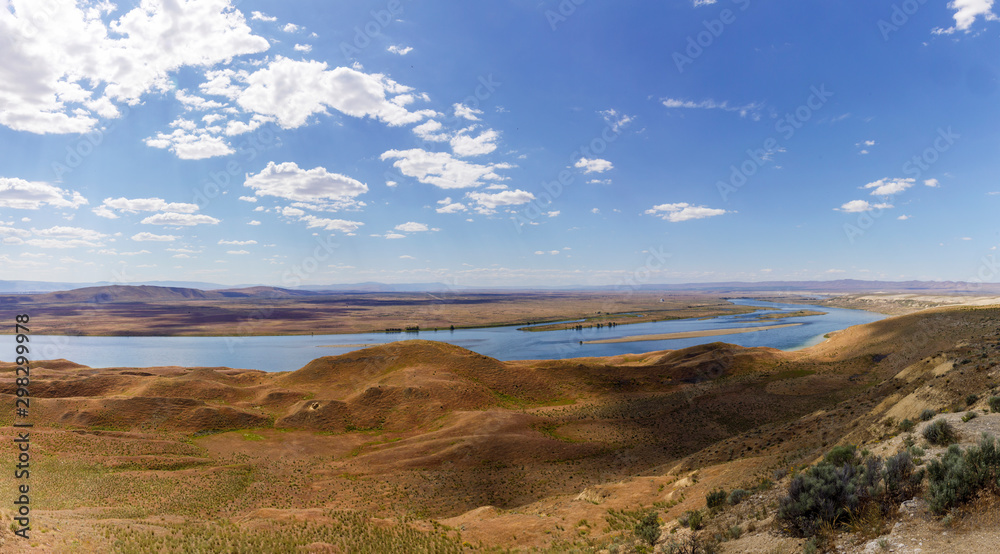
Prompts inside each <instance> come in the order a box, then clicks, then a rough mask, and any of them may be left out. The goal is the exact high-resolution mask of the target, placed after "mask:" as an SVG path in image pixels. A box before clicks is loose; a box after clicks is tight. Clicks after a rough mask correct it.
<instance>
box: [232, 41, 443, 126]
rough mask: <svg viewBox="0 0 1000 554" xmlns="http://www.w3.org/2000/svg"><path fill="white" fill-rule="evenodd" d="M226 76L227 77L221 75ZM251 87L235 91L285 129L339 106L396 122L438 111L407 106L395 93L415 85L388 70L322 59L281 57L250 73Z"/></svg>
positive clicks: (352, 113)
mask: <svg viewBox="0 0 1000 554" xmlns="http://www.w3.org/2000/svg"><path fill="white" fill-rule="evenodd" d="M220 78H221V76H220ZM244 79H245V81H246V84H247V86H246V88H245V89H243V90H239V89H238V87H237V88H236V90H235V91H234V90H233V89H232V88H231V87H232V85H231V84H228V82H227V85H228V87H230V88H225V87H224V88H223V90H222V91H223V92H225V93H227V94H234V96H235V99H236V102H237V103H238V104H239V105H240V106H241V107H242V108H243V109H245V110H247V111H250V112H253V113H257V114H261V115H266V116H273V117H274V118H276V120H277V122H278V124H279V125H280V126H281V127H282V128H285V129H293V128H296V127H301V126H302V125H305V124H306V122H307V121H308V119H309V117H310V116H312V115H314V114H325V113H328V112H327V108H333V109H334V110H337V111H339V112H341V113H343V114H346V115H349V116H351V117H357V118H364V117H371V118H373V119H377V120H379V121H382V122H384V123H386V124H388V125H390V126H399V125H405V124H410V123H416V122H418V121H421V120H423V119H424V118H425V117H432V116H434V115H437V112H434V111H433V110H420V111H416V112H410V111H407V110H406V108H404V107H403V106H400V105H399V104H397V103H394V102H392V101H391V99H390V98H389V95H398V94H404V93H407V92H409V91H411V90H412V89H411V88H409V87H406V86H403V85H400V84H398V83H396V82H395V81H393V80H392V79H389V78H388V77H386V76H385V75H382V74H378V73H375V74H367V73H362V72H361V71H358V70H356V69H352V68H348V67H338V68H336V69H332V70H328V69H327V64H326V63H323V62H317V61H297V60H292V59H289V58H284V57H281V56H278V57H277V58H275V59H274V60H273V61H271V62H270V63H269V64H268V66H267V67H265V68H264V69H261V70H258V71H256V72H254V73H251V74H249V75H246V76H245V78H244Z"/></svg>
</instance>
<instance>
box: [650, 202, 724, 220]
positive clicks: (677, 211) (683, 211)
mask: <svg viewBox="0 0 1000 554" xmlns="http://www.w3.org/2000/svg"><path fill="white" fill-rule="evenodd" d="M724 213H728V212H726V210H722V209H718V208H706V207H705V206H692V205H691V204H688V203H687V202H679V203H676V204H660V205H659V206H653V207H652V208H650V209H648V210H646V214H647V215H655V216H656V217H659V218H661V219H664V220H667V221H670V222H671V223H679V222H681V221H689V220H692V219H704V218H706V217H715V216H717V215H722V214H724Z"/></svg>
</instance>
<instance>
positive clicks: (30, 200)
mask: <svg viewBox="0 0 1000 554" xmlns="http://www.w3.org/2000/svg"><path fill="white" fill-rule="evenodd" d="M0 11H2V10H0ZM0 86H2V83H0ZM2 105H3V100H2V98H0V106H2ZM84 204H87V199H86V198H84V197H83V195H81V194H80V193H79V192H76V191H75V190H74V191H68V190H63V189H61V188H59V187H57V186H54V185H50V184H49V183H43V182H40V181H25V180H24V179H18V178H9V177H0V208H13V209H17V210H37V209H39V208H41V207H42V206H51V207H53V208H71V209H76V208H79V207H80V206H82V205H84Z"/></svg>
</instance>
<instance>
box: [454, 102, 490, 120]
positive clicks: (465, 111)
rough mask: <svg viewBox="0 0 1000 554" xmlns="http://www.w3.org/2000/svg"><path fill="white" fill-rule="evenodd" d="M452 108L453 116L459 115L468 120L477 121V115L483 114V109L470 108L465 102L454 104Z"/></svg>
mask: <svg viewBox="0 0 1000 554" xmlns="http://www.w3.org/2000/svg"><path fill="white" fill-rule="evenodd" d="M452 108H453V109H454V110H455V117H461V118H464V119H468V120H469V121H479V116H481V115H483V110H479V109H476V108H470V107H469V106H466V105H465V104H455V105H453V106H452Z"/></svg>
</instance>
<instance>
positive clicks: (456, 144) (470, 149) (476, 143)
mask: <svg viewBox="0 0 1000 554" xmlns="http://www.w3.org/2000/svg"><path fill="white" fill-rule="evenodd" d="M470 129H471V128H470ZM470 129H463V130H462V131H460V132H459V133H458V134H456V135H455V136H453V137H451V151H452V152H454V153H455V155H456V156H459V157H463V158H467V157H470V156H482V155H484V154H489V153H490V152H493V151H494V150H496V149H497V145H496V141H497V139H498V138H499V137H500V134H499V133H497V132H496V131H494V130H493V129H487V130H485V131H483V132H482V133H480V134H479V135H478V136H476V137H473V136H470V135H469V131H470Z"/></svg>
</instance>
